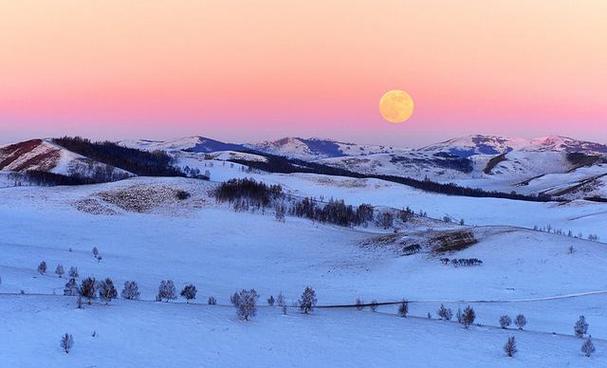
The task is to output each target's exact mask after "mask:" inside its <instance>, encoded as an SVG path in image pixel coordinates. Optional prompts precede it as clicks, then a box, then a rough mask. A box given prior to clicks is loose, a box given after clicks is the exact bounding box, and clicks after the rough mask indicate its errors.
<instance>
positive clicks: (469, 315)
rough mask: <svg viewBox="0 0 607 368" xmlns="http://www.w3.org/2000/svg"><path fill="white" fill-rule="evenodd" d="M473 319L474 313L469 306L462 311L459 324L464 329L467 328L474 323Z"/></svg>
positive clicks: (474, 317)
mask: <svg viewBox="0 0 607 368" xmlns="http://www.w3.org/2000/svg"><path fill="white" fill-rule="evenodd" d="M475 319H476V313H475V312H474V309H473V308H472V307H471V306H467V307H466V309H464V313H463V314H462V318H461V322H460V323H461V324H462V325H464V327H465V328H468V327H470V325H472V324H473V323H474V320H475Z"/></svg>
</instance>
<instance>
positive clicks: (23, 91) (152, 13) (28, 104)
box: [0, 0, 607, 146]
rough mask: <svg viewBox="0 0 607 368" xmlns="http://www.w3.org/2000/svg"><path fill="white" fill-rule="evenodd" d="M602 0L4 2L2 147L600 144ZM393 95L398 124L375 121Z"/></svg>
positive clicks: (606, 70)
mask: <svg viewBox="0 0 607 368" xmlns="http://www.w3.org/2000/svg"><path fill="white" fill-rule="evenodd" d="M606 14H607V1H605V0H579V1H572V0H571V1H564V0H534V1H529V0H508V1H506V0H504V1H492V0H468V1H450V0H441V1H439V0H381V1H378V0H366V1H356V0H343V1H342V0H325V1H320V0H318V1H317V0H305V1H303V0H289V1H285V0H259V1H253V0H240V1H235V0H214V1H206V0H197V1H195V0H190V1H188V0H86V1H82V0H18V1H14V0H0V17H1V21H0V142H8V141H12V140H16V139H21V138H29V137H40V136H59V135H66V134H69V135H76V134H79V135H85V136H90V137H94V138H130V137H139V138H144V137H145V138H175V137H179V136H185V135H194V134H197V135H205V136H209V137H214V138H218V139H222V140H228V141H256V140H259V139H264V138H277V137H281V136H285V135H295V136H305V137H307V136H320V137H332V138H337V139H341V140H350V141H357V142H364V143H389V144H401V145H414V146H415V145H420V144H423V143H429V142H432V141H435V140H439V139H442V138H450V137H451V136H459V135H464V134H468V133H495V134H504V135H513V136H527V137H532V136H543V135H551V134H561V135H570V136H574V137H579V138H587V139H592V140H596V141H602V142H606V141H607V92H606V88H607V22H606V21H605V15H606ZM393 88H401V89H405V90H407V91H408V92H409V93H410V94H411V95H412V96H413V98H414V99H415V102H416V111H415V113H414V115H413V117H412V118H411V120H409V121H408V122H406V123H404V124H401V125H393V124H389V123H386V122H384V121H382V119H381V117H380V115H379V113H378V101H379V98H380V97H381V95H382V94H383V92H384V91H386V90H389V89H393Z"/></svg>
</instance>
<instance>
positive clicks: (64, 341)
mask: <svg viewBox="0 0 607 368" xmlns="http://www.w3.org/2000/svg"><path fill="white" fill-rule="evenodd" d="M59 346H61V349H63V351H65V353H66V354H69V352H70V350H72V347H73V346H74V338H73V337H72V335H70V334H68V333H66V334H65V335H63V336H61V342H60V343H59Z"/></svg>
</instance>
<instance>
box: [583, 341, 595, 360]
mask: <svg viewBox="0 0 607 368" xmlns="http://www.w3.org/2000/svg"><path fill="white" fill-rule="evenodd" d="M595 350H596V349H595V348H594V344H593V343H592V336H588V338H587V339H586V340H584V343H583V344H582V353H584V355H585V356H587V357H590V356H591V355H592V353H594V351H595Z"/></svg>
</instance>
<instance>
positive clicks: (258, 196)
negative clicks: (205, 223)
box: [213, 178, 284, 207]
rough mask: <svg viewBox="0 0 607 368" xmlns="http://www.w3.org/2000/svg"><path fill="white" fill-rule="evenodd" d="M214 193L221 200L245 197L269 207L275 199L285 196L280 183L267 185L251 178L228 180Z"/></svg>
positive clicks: (236, 199) (233, 200) (258, 204)
mask: <svg viewBox="0 0 607 368" xmlns="http://www.w3.org/2000/svg"><path fill="white" fill-rule="evenodd" d="M213 194H214V196H215V199H217V201H219V202H230V203H233V202H236V201H239V200H243V199H244V200H247V201H248V202H250V204H252V205H254V206H261V207H268V206H270V205H271V204H272V201H273V200H275V199H278V198H282V197H283V196H284V193H283V191H282V187H281V186H280V185H267V184H265V183H263V182H257V181H255V180H254V179H249V178H244V179H231V180H228V181H226V182H224V183H222V184H221V185H220V186H219V187H217V189H215V192H214V193H213Z"/></svg>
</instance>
